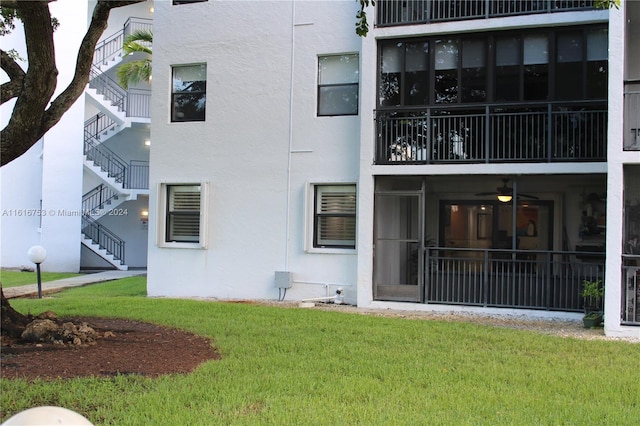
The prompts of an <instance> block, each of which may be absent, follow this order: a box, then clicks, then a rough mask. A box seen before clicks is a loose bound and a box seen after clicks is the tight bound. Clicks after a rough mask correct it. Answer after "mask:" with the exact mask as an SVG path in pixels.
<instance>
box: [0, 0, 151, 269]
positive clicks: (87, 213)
mask: <svg viewBox="0 0 640 426" xmlns="http://www.w3.org/2000/svg"><path fill="white" fill-rule="evenodd" d="M152 5H153V3H152V2H143V3H139V4H135V5H131V6H127V7H123V8H116V9H114V10H113V11H112V13H111V14H110V19H109V26H108V29H107V30H106V31H105V32H104V34H103V36H102V38H101V41H100V42H99V43H98V45H97V47H96V52H95V55H94V62H93V65H92V70H91V81H90V83H89V85H88V87H87V90H86V91H85V93H84V94H83V95H82V96H81V97H80V98H79V99H78V101H77V102H76V103H75V104H74V106H73V107H72V108H71V109H70V110H69V111H68V112H67V113H66V114H65V115H64V116H63V118H62V120H61V121H60V123H59V124H57V125H56V126H55V127H54V128H53V129H51V131H49V132H48V133H47V134H46V135H45V136H44V137H43V139H42V140H41V141H39V142H38V143H36V144H35V145H34V146H33V147H32V148H31V149H30V150H29V151H28V152H27V153H26V154H24V155H23V156H22V157H20V158H18V159H16V160H14V161H13V162H11V163H10V164H8V165H6V166H4V167H2V169H1V170H0V176H1V180H2V196H1V200H2V207H1V210H2V217H1V218H0V219H1V220H0V224H1V227H2V228H1V238H2V243H1V251H0V253H1V259H0V263H1V265H2V267H3V268H10V267H13V268H20V267H23V266H27V267H29V266H30V267H33V265H30V262H29V258H28V256H27V251H28V249H29V248H30V247H31V246H33V245H41V246H43V247H44V248H45V250H46V251H47V259H46V260H45V262H44V263H43V264H42V269H43V270H45V271H61V272H77V271H79V270H81V269H83V270H84V269H113V268H117V269H128V268H130V267H132V268H144V267H146V262H147V221H148V169H149V163H148V161H149V149H150V147H149V143H150V138H149V133H150V103H151V90H150V85H149V84H148V83H146V82H142V83H140V84H136V85H133V86H132V87H129V89H128V90H124V89H123V88H122V87H121V86H120V85H119V84H118V83H117V77H116V75H115V70H116V68H117V67H118V66H119V65H120V64H122V63H124V62H127V61H130V60H134V59H137V57H136V56H137V55H133V56H131V57H123V56H122V44H123V40H124V37H125V36H126V35H127V34H130V33H132V32H133V31H135V30H138V29H151V28H152V22H153V19H152V18H153V9H152ZM94 6H95V1H88V2H75V1H72V0H62V1H58V2H54V3H52V4H51V11H52V15H53V16H54V17H56V19H58V21H59V27H58V28H57V30H56V32H55V35H54V37H55V43H56V61H57V66H58V70H59V72H60V76H59V80H58V91H61V90H62V89H63V88H64V87H66V84H68V82H69V81H70V80H71V77H72V76H73V71H74V68H75V60H76V55H77V52H78V47H79V45H80V41H81V39H82V37H83V35H84V32H85V31H86V29H87V28H88V24H89V22H90V19H91V14H92V11H93V8H94ZM22 37H23V36H22V34H21V29H20V27H18V28H16V30H15V31H13V33H12V34H10V35H9V36H7V37H3V38H2V45H3V48H5V49H11V48H14V49H17V51H18V52H20V51H21V50H24V40H22V39H21V38H22ZM22 53H23V54H22V56H23V57H26V53H25V52H24V51H23V52H22ZM11 108H12V106H11V105H3V106H2V118H3V120H8V118H9V116H10V112H11Z"/></svg>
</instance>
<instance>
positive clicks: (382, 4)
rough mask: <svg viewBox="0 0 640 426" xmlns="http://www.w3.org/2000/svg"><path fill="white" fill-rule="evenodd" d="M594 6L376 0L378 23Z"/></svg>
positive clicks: (572, 0)
mask: <svg viewBox="0 0 640 426" xmlns="http://www.w3.org/2000/svg"><path fill="white" fill-rule="evenodd" d="M593 8H594V1H593V0H404V1H398V0H378V1H377V2H376V13H377V14H376V16H377V22H376V25H377V26H379V27H383V26H392V25H407V24H424V23H430V22H443V21H455V20H462V19H482V18H493V17H499V16H515V15H523V14H537V13H553V12H564V11H569V10H588V9H593Z"/></svg>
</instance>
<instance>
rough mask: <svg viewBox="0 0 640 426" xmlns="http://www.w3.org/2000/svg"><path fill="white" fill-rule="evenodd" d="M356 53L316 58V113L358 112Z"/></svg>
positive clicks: (321, 114) (353, 113)
mask: <svg viewBox="0 0 640 426" xmlns="http://www.w3.org/2000/svg"><path fill="white" fill-rule="evenodd" d="M359 69H360V67H359V64H358V55H332V56H321V57H320V58H318V115H319V116H327V115H357V114H358V87H359V85H358V81H359Z"/></svg>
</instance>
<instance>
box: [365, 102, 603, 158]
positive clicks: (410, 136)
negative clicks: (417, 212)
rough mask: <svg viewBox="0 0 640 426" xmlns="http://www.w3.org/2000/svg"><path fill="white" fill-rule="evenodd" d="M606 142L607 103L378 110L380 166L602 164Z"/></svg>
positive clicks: (377, 142)
mask: <svg viewBox="0 0 640 426" xmlns="http://www.w3.org/2000/svg"><path fill="white" fill-rule="evenodd" d="M606 141H607V105H606V103H604V102H589V103H541V104H526V105H525V104H509V105H506V104H505V105H485V106H478V107H460V106H446V107H440V106H438V107H429V108H423V109H411V110H405V109H403V110H392V111H387V110H384V111H383V110H379V111H376V157H375V164H379V165H382V164H441V163H504V162H537V163H541V162H542V163H552V162H603V161H606V152H607V142H606Z"/></svg>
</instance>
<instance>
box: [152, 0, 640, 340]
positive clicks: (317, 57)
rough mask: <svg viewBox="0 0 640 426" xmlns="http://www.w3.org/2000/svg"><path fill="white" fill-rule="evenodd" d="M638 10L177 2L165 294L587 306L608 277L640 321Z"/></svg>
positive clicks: (615, 301) (167, 34) (160, 206)
mask: <svg viewBox="0 0 640 426" xmlns="http://www.w3.org/2000/svg"><path fill="white" fill-rule="evenodd" d="M638 6H639V5H638V4H634V2H623V4H622V5H621V7H620V9H611V10H601V9H596V8H594V7H593V2H592V1H586V0H585V1H546V0H539V1H509V0H504V1H500V0H498V1H484V0H478V1H454V0H423V1H419V0H416V1H384V0H379V1H377V2H376V6H375V7H373V6H371V7H369V8H368V9H367V14H368V17H369V21H370V22H371V24H372V25H371V29H370V32H369V35H368V36H367V37H366V38H359V37H358V36H356V35H355V31H354V24H355V14H356V12H357V10H358V7H359V5H358V2H352V1H327V2H306V1H287V2H282V1H273V2H268V1H261V2H251V3H250V7H249V3H247V2H217V1H173V2H159V3H157V4H156V5H155V17H154V20H155V24H156V31H155V34H154V41H155V43H156V49H155V50H154V54H155V56H154V86H153V99H154V102H153V105H152V112H151V117H152V123H153V124H152V131H151V136H152V138H153V142H154V145H153V150H152V151H151V158H150V161H151V164H152V167H151V174H150V197H149V198H150V204H149V205H150V222H149V229H150V234H149V247H148V253H149V258H148V264H149V273H148V292H149V295H150V296H167V297H185V296H189V297H194V296H195V297H216V298H222V299H279V300H306V299H317V298H337V299H338V300H344V301H345V302H347V303H352V304H357V305H358V306H362V307H381V308H385V307H386V308H397V309H414V310H429V309H440V310H466V311H476V312H477V311H479V312H501V313H513V312H516V313H523V312H526V313H528V314H530V315H539V316H543V317H544V316H547V317H569V318H579V317H580V316H581V315H582V312H583V309H584V306H583V305H584V300H583V298H582V297H581V295H580V291H581V288H582V284H583V282H584V281H585V280H586V281H598V280H600V281H601V282H602V283H604V285H605V288H606V294H605V302H604V308H605V330H606V332H607V334H610V335H616V336H631V337H638V338H640V328H638V325H640V311H639V308H638V306H639V305H638V302H639V300H638V294H639V293H638V284H637V276H638V271H639V268H638V267H637V265H636V261H637V259H636V257H638V254H640V252H636V251H635V247H636V246H635V244H636V242H637V240H636V238H637V235H638V230H637V227H638V220H640V217H639V218H637V217H636V216H637V215H636V214H635V213H637V212H636V210H637V209H638V208H637V206H638V204H640V192H638V191H639V190H638V182H639V181H638V171H639V170H640V169H639V168H638V163H639V162H640V153H639V152H638V150H639V149H640V146H639V142H638V136H637V135H638V133H637V132H638V130H637V129H638V123H639V118H638V113H639V112H638V111H639V110H638V80H637V79H638V74H639V72H640V67H639V64H638V62H637V61H638V59H637V58H636V57H634V55H632V54H630V53H629V52H633V51H634V49H635V50H637V48H638V46H635V45H634V44H637V40H638V39H639V38H638V34H636V33H634V31H636V32H637V29H636V27H637V25H633V22H638V19H639V15H638V14H639V10H638V9H639V8H638ZM175 22H189V25H183V26H181V30H180V31H179V32H176V31H174V30H172V28H174V25H172V23H175ZM337 292H340V294H339V295H338V296H336V293H337Z"/></svg>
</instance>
